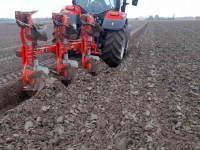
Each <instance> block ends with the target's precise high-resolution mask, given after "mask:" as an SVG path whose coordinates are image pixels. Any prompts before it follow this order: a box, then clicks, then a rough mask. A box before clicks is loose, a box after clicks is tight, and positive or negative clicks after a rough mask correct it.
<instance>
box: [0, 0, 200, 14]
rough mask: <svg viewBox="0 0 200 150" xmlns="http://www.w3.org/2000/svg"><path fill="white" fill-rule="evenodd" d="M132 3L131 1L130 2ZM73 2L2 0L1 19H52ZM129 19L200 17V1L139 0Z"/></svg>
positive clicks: (128, 7) (131, 10)
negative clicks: (25, 14)
mask: <svg viewBox="0 0 200 150" xmlns="http://www.w3.org/2000/svg"><path fill="white" fill-rule="evenodd" d="M128 2H130V3H131V0H128ZM71 3H72V0H1V1H0V18H14V14H15V11H16V10H18V11H32V10H38V11H39V12H37V13H36V14H34V15H33V17H34V18H36V17H51V14H52V12H60V10H61V8H63V7H64V6H65V5H70V4H71ZM126 12H127V14H128V17H129V18H136V17H139V16H143V17H148V16H149V15H153V16H155V15H159V16H162V17H172V16H173V15H175V17H184V16H194V17H195V16H200V0H139V2H138V6H137V7H135V6H132V5H128V6H127V9H126Z"/></svg>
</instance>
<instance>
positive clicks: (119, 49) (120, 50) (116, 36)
mask: <svg viewBox="0 0 200 150" xmlns="http://www.w3.org/2000/svg"><path fill="white" fill-rule="evenodd" d="M125 48H126V26H124V28H123V29H121V30H119V31H107V36H106V39H105V44H104V49H103V50H102V59H103V60H104V61H105V63H107V64H108V65H109V66H111V67H117V66H118V65H119V64H120V63H121V61H122V59H123V56H124V52H125Z"/></svg>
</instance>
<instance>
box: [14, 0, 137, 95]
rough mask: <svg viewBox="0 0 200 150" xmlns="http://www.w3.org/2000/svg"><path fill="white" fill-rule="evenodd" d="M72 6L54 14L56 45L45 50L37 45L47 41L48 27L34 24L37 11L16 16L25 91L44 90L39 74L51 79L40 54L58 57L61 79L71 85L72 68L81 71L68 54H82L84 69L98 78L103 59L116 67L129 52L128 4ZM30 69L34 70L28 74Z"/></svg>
mask: <svg viewBox="0 0 200 150" xmlns="http://www.w3.org/2000/svg"><path fill="white" fill-rule="evenodd" d="M72 3H73V5H72V6H65V7H64V8H63V9H62V10H61V12H60V13H53V14H52V19H53V23H54V34H53V35H54V39H53V44H46V45H42V46H38V44H37V41H39V40H40V41H47V35H46V32H45V29H46V26H45V25H42V24H35V23H33V21H32V19H31V17H32V14H33V13H35V12H36V11H33V12H20V11H16V12H15V18H16V22H17V24H18V26H19V27H20V37H21V41H22V48H21V50H18V51H17V53H16V54H17V56H19V57H22V63H23V65H24V71H23V82H24V90H26V91H39V90H40V89H41V86H45V84H44V83H42V82H40V81H44V79H45V77H44V75H40V77H38V76H37V75H38V72H43V73H44V74H45V75H48V74H49V69H48V68H46V67H42V66H39V63H38V60H37V54H43V53H55V54H56V58H57V66H56V72H57V74H59V75H62V77H63V78H62V81H63V82H65V83H68V82H70V81H71V80H72V78H73V77H74V75H73V73H72V70H73V69H72V68H76V67H78V63H77V62H76V61H73V60H70V59H69V54H71V53H76V54H77V53H79V54H81V55H82V58H81V65H82V67H84V68H86V69H88V70H89V71H90V72H91V73H92V74H96V73H97V72H98V63H97V61H98V60H99V59H100V58H101V59H102V60H104V61H105V62H106V63H107V64H108V65H109V66H111V67H116V66H118V65H119V64H120V62H121V61H122V59H123V56H124V54H125V53H126V52H127V49H128V44H129V38H130V32H131V26H130V25H128V18H127V15H126V13H125V9H126V5H127V4H128V3H127V0H123V2H122V0H73V1H72ZM137 3H138V0H132V5H135V6H136V5H137ZM27 41H30V42H31V46H28V44H27ZM30 65H32V69H29V71H28V67H29V66H30ZM45 80H46V79H45ZM36 83H39V85H36Z"/></svg>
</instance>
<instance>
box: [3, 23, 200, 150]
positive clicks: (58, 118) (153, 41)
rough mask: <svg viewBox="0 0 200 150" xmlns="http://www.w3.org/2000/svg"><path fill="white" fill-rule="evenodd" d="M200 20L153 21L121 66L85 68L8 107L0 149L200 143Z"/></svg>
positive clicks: (189, 147)
mask: <svg viewBox="0 0 200 150" xmlns="http://www.w3.org/2000/svg"><path fill="white" fill-rule="evenodd" d="M199 23H200V22H198V21H196V22H194V21H181V22H179V21H174V22H168V21H165V22H149V24H148V26H147V28H146V29H145V30H144V31H143V32H142V33H141V34H140V35H139V36H138V37H137V39H134V37H132V38H131V40H130V41H131V44H130V46H129V52H128V54H127V55H126V56H125V59H124V60H123V62H122V63H121V65H120V66H118V67H117V68H109V67H106V69H105V70H103V71H101V72H100V73H99V74H98V75H97V76H92V75H91V74H89V73H88V72H87V71H86V70H84V69H82V68H79V69H78V70H77V71H78V76H77V79H76V82H75V83H74V84H70V85H69V87H67V88H66V87H65V86H64V85H63V84H62V83H61V82H59V81H56V82H54V84H52V85H51V86H50V87H48V88H45V89H43V90H42V91H41V93H40V94H39V95H37V96H34V97H32V98H31V99H29V100H26V101H24V102H22V103H21V104H20V105H18V106H16V107H15V108H13V109H11V110H9V111H6V112H5V113H3V114H2V115H1V117H0V149H9V150H13V149H22V150H27V149H32V150H37V149H44V150H45V149H47V150H49V149H54V150H62V149H63V150H106V149H107V150H151V149H152V150H174V149H175V150H198V149H200V142H199V141H200V139H199V138H200V117H199V113H200V106H199V100H200V84H199V80H200V75H199V69H200V68H199V66H200V51H199V46H200V42H199V39H200V38H199V37H200V36H199V35H200V32H198V31H199V30H198V29H199ZM103 65H104V64H103V63H102V66H103Z"/></svg>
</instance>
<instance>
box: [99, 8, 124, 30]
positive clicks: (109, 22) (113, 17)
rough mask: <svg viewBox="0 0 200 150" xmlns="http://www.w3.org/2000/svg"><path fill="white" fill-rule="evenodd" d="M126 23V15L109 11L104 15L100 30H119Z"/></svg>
mask: <svg viewBox="0 0 200 150" xmlns="http://www.w3.org/2000/svg"><path fill="white" fill-rule="evenodd" d="M126 21H127V15H126V14H125V13H124V12H119V11H109V12H107V13H106V15H105V18H104V21H103V24H102V28H103V29H108V30H121V29H123V27H124V25H125V23H126Z"/></svg>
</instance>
